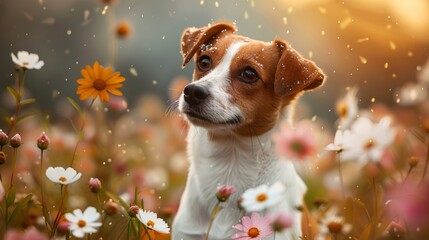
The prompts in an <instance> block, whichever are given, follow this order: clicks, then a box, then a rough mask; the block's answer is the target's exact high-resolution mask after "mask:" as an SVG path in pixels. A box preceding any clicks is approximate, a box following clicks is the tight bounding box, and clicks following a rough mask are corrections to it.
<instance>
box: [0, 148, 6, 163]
mask: <svg viewBox="0 0 429 240" xmlns="http://www.w3.org/2000/svg"><path fill="white" fill-rule="evenodd" d="M5 162H6V153H4V152H3V151H0V164H3V163H5Z"/></svg>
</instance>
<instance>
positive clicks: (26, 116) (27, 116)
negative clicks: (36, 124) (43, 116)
mask: <svg viewBox="0 0 429 240" xmlns="http://www.w3.org/2000/svg"><path fill="white" fill-rule="evenodd" d="M33 116H34V114H32V113H28V114H25V115H22V116H20V117H19V118H18V119H17V120H16V124H18V123H20V122H22V121H24V120H27V119H28V118H31V117H33Z"/></svg>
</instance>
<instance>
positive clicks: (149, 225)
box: [146, 220, 155, 228]
mask: <svg viewBox="0 0 429 240" xmlns="http://www.w3.org/2000/svg"><path fill="white" fill-rule="evenodd" d="M146 225H147V226H148V227H150V228H153V227H154V226H155V222H153V221H152V220H149V221H147V223H146Z"/></svg>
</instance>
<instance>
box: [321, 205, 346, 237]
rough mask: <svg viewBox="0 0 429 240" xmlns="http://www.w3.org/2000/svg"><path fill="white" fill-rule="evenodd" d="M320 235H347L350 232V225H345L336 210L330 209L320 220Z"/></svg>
mask: <svg viewBox="0 0 429 240" xmlns="http://www.w3.org/2000/svg"><path fill="white" fill-rule="evenodd" d="M319 227H320V235H321V236H328V235H331V234H347V233H349V232H350V231H351V229H352V225H351V224H349V223H346V222H345V221H344V218H343V217H341V216H339V215H338V209H337V208H331V209H329V211H328V212H326V214H325V216H324V217H323V218H322V219H321V220H320V225H319Z"/></svg>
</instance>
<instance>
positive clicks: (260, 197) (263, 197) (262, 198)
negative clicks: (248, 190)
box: [256, 193, 268, 202]
mask: <svg viewBox="0 0 429 240" xmlns="http://www.w3.org/2000/svg"><path fill="white" fill-rule="evenodd" d="M267 198H268V197H267V194H265V193H261V194H259V195H258V196H256V200H257V201H258V202H263V201H265V200H267Z"/></svg>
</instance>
